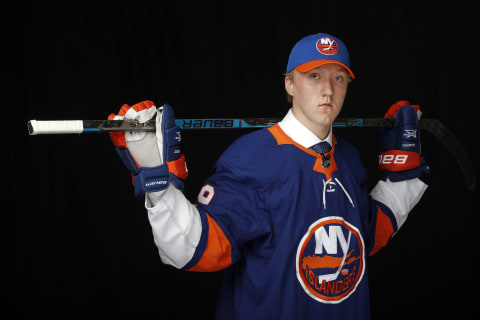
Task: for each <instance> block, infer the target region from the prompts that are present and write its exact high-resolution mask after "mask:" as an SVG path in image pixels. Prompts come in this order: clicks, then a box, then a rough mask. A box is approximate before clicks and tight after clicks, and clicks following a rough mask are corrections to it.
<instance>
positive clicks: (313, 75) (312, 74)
mask: <svg viewBox="0 0 480 320" xmlns="http://www.w3.org/2000/svg"><path fill="white" fill-rule="evenodd" d="M310 79H313V80H318V79H320V75H319V74H318V73H311V74H310Z"/></svg>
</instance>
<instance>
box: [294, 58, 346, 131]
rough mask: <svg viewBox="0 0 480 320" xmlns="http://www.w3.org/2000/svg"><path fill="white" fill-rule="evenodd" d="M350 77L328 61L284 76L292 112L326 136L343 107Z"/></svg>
mask: <svg viewBox="0 0 480 320" xmlns="http://www.w3.org/2000/svg"><path fill="white" fill-rule="evenodd" d="M349 82H350V79H349V77H348V73H347V71H346V70H345V68H343V67H342V66H340V65H337V64H327V65H323V66H320V67H318V68H316V69H313V70H310V71H308V72H305V73H301V72H297V71H294V77H285V89H286V90H287V92H288V94H290V95H291V96H292V112H293V114H294V115H295V117H296V118H297V120H299V121H300V122H301V123H302V124H303V125H304V126H306V127H307V128H308V129H310V131H312V132H313V133H315V134H316V135H317V136H318V137H319V138H320V139H324V138H326V136H327V135H328V132H329V131H330V127H331V125H332V123H333V121H334V120H335V119H336V118H337V116H338V114H339V113H340V110H342V106H343V101H344V100H345V95H346V93H347V87H348V83H349Z"/></svg>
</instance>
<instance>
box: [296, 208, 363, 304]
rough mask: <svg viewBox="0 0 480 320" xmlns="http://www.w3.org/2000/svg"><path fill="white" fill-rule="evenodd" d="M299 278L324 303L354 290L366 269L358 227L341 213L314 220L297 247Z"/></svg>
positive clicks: (308, 291)
mask: <svg viewBox="0 0 480 320" xmlns="http://www.w3.org/2000/svg"><path fill="white" fill-rule="evenodd" d="M296 268H297V278H298V281H299V282H300V284H301V286H302V288H303V289H304V290H305V292H306V293H307V294H308V295H309V296H310V297H311V298H313V299H315V300H317V301H319V302H322V303H340V302H342V301H344V300H345V299H348V297H349V296H350V295H351V294H352V293H353V292H355V290H356V288H357V286H358V284H359V283H360V281H361V280H362V277H363V274H364V271H365V246H364V242H363V239H362V236H361V234H360V232H359V230H358V229H357V228H356V227H355V226H353V225H351V224H350V223H348V222H347V221H345V220H344V219H343V218H342V217H326V218H322V219H320V220H317V221H315V222H314V223H313V224H312V225H311V226H310V227H309V228H308V231H307V233H306V234H305V235H304V236H303V238H302V240H301V241H300V244H299V245H298V248H297V258H296Z"/></svg>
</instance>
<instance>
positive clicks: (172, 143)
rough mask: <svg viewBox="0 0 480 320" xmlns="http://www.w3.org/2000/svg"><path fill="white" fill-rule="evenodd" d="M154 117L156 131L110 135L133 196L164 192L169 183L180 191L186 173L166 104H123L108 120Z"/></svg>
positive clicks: (113, 133) (140, 120)
mask: <svg viewBox="0 0 480 320" xmlns="http://www.w3.org/2000/svg"><path fill="white" fill-rule="evenodd" d="M153 118H155V125H156V132H111V133H110V138H111V139H112V142H113V144H114V145H115V149H116V151H117V153H118V155H119V156H120V158H121V159H122V161H123V163H124V165H125V166H126V167H127V168H128V169H129V170H130V172H131V173H132V176H133V184H134V186H135V196H136V197H137V198H138V199H141V198H143V197H144V196H145V193H146V192H156V191H161V190H164V189H166V188H167V187H168V185H169V184H170V183H173V185H174V186H175V187H176V188H177V189H179V190H183V180H184V179H186V178H187V175H188V172H187V169H186V164H185V157H184V155H183V154H181V153H180V141H181V135H180V129H179V128H178V127H177V126H176V125H175V115H174V113H173V109H172V107H171V106H169V105H168V104H165V105H163V106H162V107H160V108H158V109H157V107H156V106H155V104H154V103H153V102H152V101H148V100H147V101H142V102H140V103H137V104H135V105H133V106H129V105H127V104H124V105H123V106H122V108H121V109H120V111H119V112H118V114H113V113H112V114H110V115H109V116H108V120H123V119H131V120H138V121H139V122H140V123H144V122H146V121H148V120H150V119H153Z"/></svg>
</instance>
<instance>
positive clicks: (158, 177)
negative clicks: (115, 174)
mask: <svg viewBox="0 0 480 320" xmlns="http://www.w3.org/2000/svg"><path fill="white" fill-rule="evenodd" d="M169 179H170V173H169V172H168V167H167V165H165V164H162V165H160V166H158V167H142V168H140V169H139V171H138V174H136V175H134V179H133V181H134V185H135V197H137V199H142V198H143V197H144V196H145V192H156V191H161V190H164V189H166V188H167V187H168V181H169Z"/></svg>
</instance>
